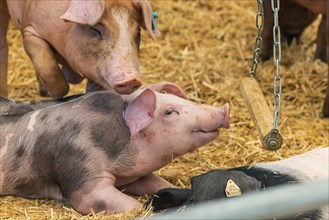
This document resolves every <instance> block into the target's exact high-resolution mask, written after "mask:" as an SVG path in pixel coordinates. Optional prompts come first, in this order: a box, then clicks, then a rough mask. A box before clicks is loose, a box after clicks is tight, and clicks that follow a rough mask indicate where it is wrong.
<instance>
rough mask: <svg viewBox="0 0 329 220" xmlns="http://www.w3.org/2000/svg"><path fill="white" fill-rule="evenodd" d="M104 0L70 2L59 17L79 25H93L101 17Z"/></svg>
mask: <svg viewBox="0 0 329 220" xmlns="http://www.w3.org/2000/svg"><path fill="white" fill-rule="evenodd" d="M104 9H105V0H92V1H88V0H71V2H70V5H69V8H68V9H67V11H66V12H65V13H64V14H63V15H62V16H61V17H60V18H62V19H64V20H66V21H73V22H76V23H79V24H89V25H95V24H96V23H97V22H98V21H99V20H100V19H101V17H102V15H103V12H104Z"/></svg>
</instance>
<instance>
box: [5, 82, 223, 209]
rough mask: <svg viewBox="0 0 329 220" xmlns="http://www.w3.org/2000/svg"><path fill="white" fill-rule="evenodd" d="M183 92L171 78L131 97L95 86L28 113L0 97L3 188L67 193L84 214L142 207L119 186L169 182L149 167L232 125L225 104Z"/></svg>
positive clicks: (29, 193)
mask: <svg viewBox="0 0 329 220" xmlns="http://www.w3.org/2000/svg"><path fill="white" fill-rule="evenodd" d="M160 92H161V93H160ZM182 97H185V95H184V93H183V91H182V90H181V89H180V88H179V87H178V86H176V85H175V84H170V83H160V84H155V85H151V86H150V87H149V88H146V89H144V90H142V91H141V92H140V93H139V94H137V96H135V97H134V96H133V97H129V99H126V98H125V99H123V98H122V97H121V96H120V95H118V94H116V93H113V92H111V91H99V92H94V93H88V94H86V95H84V96H81V97H78V98H76V99H73V100H70V101H67V102H63V103H60V104H55V105H51V104H50V102H48V103H47V104H46V105H38V106H37V107H36V108H35V106H36V105H35V104H32V105H31V106H30V109H29V108H26V111H25V112H24V111H23V112H20V110H17V111H18V112H17V111H16V112H15V109H18V108H15V107H10V106H12V105H15V102H12V101H10V100H6V99H2V104H0V108H1V116H0V120H1V124H0V129H1V134H0V195H17V196H23V197H27V198H50V199H60V200H62V199H64V200H67V202H68V203H69V205H71V206H72V207H73V208H74V209H76V210H77V211H78V212H80V213H82V214H87V213H90V212H91V211H92V210H93V211H94V212H99V211H102V210H106V212H107V213H112V212H122V211H127V210H131V209H134V208H139V207H140V206H141V203H140V202H138V201H137V200H135V199H134V198H132V197H130V196H128V195H126V194H124V193H123V192H122V191H121V190H124V191H125V192H127V193H131V194H136V195H143V194H148V195H151V194H153V193H155V192H156V191H158V190H160V189H162V188H167V187H174V186H173V185H172V184H170V183H169V182H167V181H166V180H164V179H162V178H160V177H158V176H156V175H155V174H153V173H152V172H153V171H155V170H157V169H159V168H161V167H163V166H165V165H166V164H168V163H170V162H171V161H172V160H173V158H176V157H178V156H180V155H183V154H184V153H186V152H190V151H193V150H195V149H197V148H198V147H200V146H202V145H204V144H206V143H208V142H210V141H212V140H214V139H215V138H216V137H217V136H218V134H219V128H222V127H224V128H228V127H229V106H228V104H225V105H223V106H221V107H213V106H209V105H201V104H196V103H193V102H191V101H188V100H186V99H184V98H182ZM125 100H129V101H125ZM19 104H22V103H19ZM48 104H49V105H48ZM35 109H37V110H35Z"/></svg>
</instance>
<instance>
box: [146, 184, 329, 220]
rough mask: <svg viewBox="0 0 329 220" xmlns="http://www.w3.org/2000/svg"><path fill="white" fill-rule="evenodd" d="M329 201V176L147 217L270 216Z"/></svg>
mask: <svg viewBox="0 0 329 220" xmlns="http://www.w3.org/2000/svg"><path fill="white" fill-rule="evenodd" d="M326 204H329V180H328V179H326V180H317V181H309V182H304V183H298V184H291V185H284V186H278V187H273V188H268V189H266V191H265V192H262V193H260V192H258V193H250V194H246V195H244V196H241V197H236V198H231V199H226V200H220V201H212V202H209V203H203V204H199V205H195V206H194V207H193V208H192V207H191V208H190V209H188V210H186V211H180V212H172V213H170V214H167V215H157V216H154V217H153V218H150V219H153V220H155V219H175V220H177V219H271V218H273V217H285V216H289V215H294V214H297V213H300V212H304V211H310V210H314V209H317V208H319V207H322V206H324V205H326Z"/></svg>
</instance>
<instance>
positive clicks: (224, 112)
mask: <svg viewBox="0 0 329 220" xmlns="http://www.w3.org/2000/svg"><path fill="white" fill-rule="evenodd" d="M219 113H220V115H221V117H220V119H219V120H220V121H221V126H222V127H223V128H229V127H230V105H229V104H228V103H225V104H224V105H223V106H221V107H219Z"/></svg>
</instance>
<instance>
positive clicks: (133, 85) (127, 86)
mask: <svg viewBox="0 0 329 220" xmlns="http://www.w3.org/2000/svg"><path fill="white" fill-rule="evenodd" d="M141 85H142V83H141V81H140V80H139V79H138V78H137V77H131V78H129V79H126V80H122V81H118V82H115V83H114V84H113V89H114V91H115V92H117V93H119V94H125V95H128V94H131V93H133V92H135V91H136V90H137V89H138V88H139V87H140V86H141Z"/></svg>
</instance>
